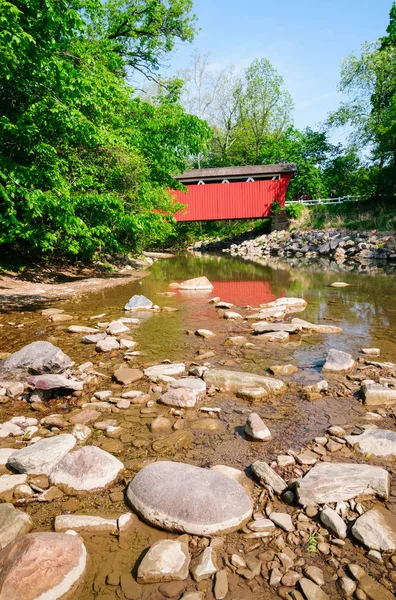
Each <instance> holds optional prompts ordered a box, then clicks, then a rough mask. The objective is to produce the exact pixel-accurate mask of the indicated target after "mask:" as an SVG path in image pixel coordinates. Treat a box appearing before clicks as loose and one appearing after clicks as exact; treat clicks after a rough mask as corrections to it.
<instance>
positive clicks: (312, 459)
mask: <svg viewBox="0 0 396 600" xmlns="http://www.w3.org/2000/svg"><path fill="white" fill-rule="evenodd" d="M317 460H318V455H317V454H315V452H311V451H310V450H305V452H301V454H297V456H296V461H297V462H298V464H300V465H314V464H315V463H316V462H317Z"/></svg>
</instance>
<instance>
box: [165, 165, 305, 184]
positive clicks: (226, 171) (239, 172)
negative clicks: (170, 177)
mask: <svg viewBox="0 0 396 600" xmlns="http://www.w3.org/2000/svg"><path fill="white" fill-rule="evenodd" d="M296 171H297V168H296V165H295V164H294V163H279V164H276V165H248V166H245V167H216V168H211V169H190V170H189V171H184V173H182V174H181V175H176V177H175V179H177V180H179V181H185V180H188V179H218V178H222V177H225V178H227V177H245V176H246V177H252V176H253V175H256V176H260V175H281V174H282V173H295V172H296Z"/></svg>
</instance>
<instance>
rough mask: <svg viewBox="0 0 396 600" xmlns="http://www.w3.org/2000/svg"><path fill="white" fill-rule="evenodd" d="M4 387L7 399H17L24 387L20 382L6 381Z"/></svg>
mask: <svg viewBox="0 0 396 600" xmlns="http://www.w3.org/2000/svg"><path fill="white" fill-rule="evenodd" d="M5 387H6V393H7V396H8V397H9V398H17V397H18V396H20V395H21V394H23V392H24V391H25V386H24V385H23V383H22V382H21V381H10V382H8V381H7V382H6V386H5Z"/></svg>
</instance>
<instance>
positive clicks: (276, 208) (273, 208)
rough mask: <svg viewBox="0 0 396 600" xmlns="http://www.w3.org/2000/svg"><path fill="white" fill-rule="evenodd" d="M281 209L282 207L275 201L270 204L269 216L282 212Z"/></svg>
mask: <svg viewBox="0 0 396 600" xmlns="http://www.w3.org/2000/svg"><path fill="white" fill-rule="evenodd" d="M282 208H283V207H282V205H281V204H280V203H279V202H278V201H277V200H275V202H273V203H272V204H271V215H273V214H275V213H277V212H278V211H279V210H282Z"/></svg>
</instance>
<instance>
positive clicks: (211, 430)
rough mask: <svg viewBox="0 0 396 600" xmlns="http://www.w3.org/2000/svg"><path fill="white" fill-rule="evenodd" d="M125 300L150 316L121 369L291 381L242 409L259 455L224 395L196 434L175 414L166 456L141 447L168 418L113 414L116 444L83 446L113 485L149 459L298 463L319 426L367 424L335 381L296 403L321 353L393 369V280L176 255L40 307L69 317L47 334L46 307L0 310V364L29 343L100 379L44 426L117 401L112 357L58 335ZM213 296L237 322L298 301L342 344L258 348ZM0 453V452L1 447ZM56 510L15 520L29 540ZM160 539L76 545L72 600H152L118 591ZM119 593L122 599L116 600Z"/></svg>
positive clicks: (108, 508) (92, 499)
mask: <svg viewBox="0 0 396 600" xmlns="http://www.w3.org/2000/svg"><path fill="white" fill-rule="evenodd" d="M200 276H206V277H208V279H209V280H210V281H211V282H212V284H213V286H214V288H213V290H211V291H210V292H182V291H181V290H178V289H173V288H171V287H169V286H170V284H171V283H172V282H180V281H183V280H186V279H191V278H194V277H200ZM340 279H341V280H342V281H343V282H345V283H347V284H349V285H348V286H347V287H342V288H339V287H337V288H336V287H331V283H333V282H334V281H340ZM170 293H171V294H172V295H170ZM134 294H142V295H144V296H146V297H148V298H150V299H151V300H152V301H153V302H154V303H155V304H157V305H158V306H159V307H160V308H161V310H160V311H158V312H148V311H147V312H145V313H143V312H142V313H139V315H138V318H139V319H140V324H139V325H138V326H131V335H132V337H133V339H134V340H135V341H136V342H137V346H136V350H138V351H139V352H140V354H139V355H136V356H134V357H131V358H130V360H129V361H128V363H129V364H130V366H133V367H136V368H145V367H147V366H149V365H153V364H158V363H160V362H162V361H164V360H169V361H172V362H184V363H186V365H190V364H191V363H194V362H196V363H197V364H199V365H206V366H216V367H222V368H229V369H231V370H240V371H247V372H251V373H256V374H265V373H266V372H267V369H268V368H269V367H271V366H272V365H284V364H294V365H296V366H297V367H298V371H297V372H296V373H295V374H293V375H291V376H288V377H281V379H283V380H284V381H285V382H287V383H288V384H289V385H288V390H287V392H286V393H285V394H282V395H281V396H274V397H270V398H269V399H268V400H265V401H262V402H260V403H255V404H254V411H255V412H257V413H258V414H259V415H260V416H261V417H262V418H263V420H264V421H265V422H266V424H267V425H268V426H269V428H270V430H271V433H272V440H271V441H269V442H266V443H265V444H263V443H257V442H252V441H249V440H248V439H247V438H246V436H245V435H244V432H243V427H244V424H245V421H246V416H247V415H248V414H249V413H250V412H251V411H252V406H251V405H250V403H248V402H247V401H246V400H242V399H238V398H237V397H235V395H233V394H230V393H222V392H219V393H214V394H213V395H212V396H210V397H207V398H206V400H205V402H204V406H208V407H213V408H215V409H220V410H221V412H220V413H219V417H218V419H217V421H218V425H217V426H216V427H213V421H214V419H212V422H211V423H209V422H207V424H206V425H204V427H203V428H200V426H199V423H198V420H199V417H202V414H201V413H200V412H199V411H198V410H195V409H192V410H191V411H185V413H186V414H185V415H184V421H185V425H184V428H185V429H187V430H188V431H191V432H192V437H191V439H189V440H187V441H186V443H185V444H184V445H182V446H181V447H172V446H169V447H168V446H167V445H166V443H165V444H164V445H163V449H162V450H161V451H160V452H156V451H154V450H153V447H152V443H153V441H156V440H157V439H163V438H165V437H166V436H165V435H164V434H152V433H151V432H150V429H149V425H150V423H151V421H152V420H153V418H154V417H156V416H158V415H164V416H169V415H170V414H171V412H170V410H169V408H166V407H165V406H161V405H159V404H156V405H155V406H154V407H153V410H152V412H151V413H150V412H149V411H148V412H146V413H142V412H141V407H140V406H133V405H132V406H131V407H130V408H129V409H127V410H126V411H123V412H122V414H117V415H116V418H117V420H118V421H119V422H120V423H121V424H122V426H123V427H124V428H125V432H126V433H125V435H124V436H122V437H121V438H119V439H110V438H108V437H106V436H105V435H104V433H103V432H100V431H96V430H95V431H94V434H93V437H92V438H91V439H90V441H89V443H93V444H96V445H98V446H100V447H102V448H103V449H105V450H107V451H109V452H111V453H113V454H114V455H115V456H117V458H119V459H120V460H121V461H122V462H123V463H124V464H125V466H126V468H127V471H126V474H125V478H124V480H123V482H124V484H126V483H128V482H129V481H130V479H131V477H132V476H133V474H134V473H136V471H138V470H139V468H141V466H142V465H144V464H146V463H147V462H148V461H150V460H152V459H158V458H159V459H164V458H165V459H166V458H167V459H171V460H175V461H180V462H189V463H191V464H195V465H198V466H212V465H215V464H222V465H228V466H231V467H235V468H238V469H241V470H243V471H245V470H246V469H247V468H248V467H249V465H250V464H251V463H252V462H254V461H255V460H265V461H267V462H268V463H270V462H271V461H273V460H274V459H275V458H276V456H277V454H280V453H281V454H284V453H285V452H286V451H287V450H289V449H292V450H295V451H298V450H299V449H300V448H301V447H303V446H305V445H306V444H307V443H309V442H310V441H311V440H312V439H313V438H314V437H315V436H322V435H323V434H324V432H325V431H326V429H327V428H328V427H329V426H331V425H341V426H343V425H347V424H355V423H363V424H364V423H367V420H366V412H367V410H366V409H365V408H364V406H363V405H362V403H361V401H360V400H359V399H358V398H357V395H356V393H355V389H354V388H353V386H351V387H350V389H348V382H346V383H347V385H346V386H345V381H342V382H341V380H340V381H339V382H338V383H339V387H338V388H334V389H337V393H329V394H324V395H323V396H322V398H321V399H318V400H316V401H314V402H311V401H309V400H308V399H307V398H306V397H305V396H304V395H303V394H302V392H301V389H302V386H306V385H310V384H313V383H315V382H317V381H319V380H320V379H322V378H323V376H322V374H321V367H322V365H323V363H324V361H325V358H326V355H327V352H328V350H329V349H330V348H336V349H340V350H344V351H346V352H348V353H350V354H352V355H353V356H354V357H355V358H356V359H358V358H359V357H360V358H361V359H362V364H363V356H362V354H361V349H362V348H370V347H376V348H379V349H380V356H381V358H380V359H378V360H381V361H389V362H396V303H395V301H394V298H395V294H396V271H395V273H392V272H387V273H385V272H384V271H383V270H382V269H381V268H378V269H377V270H375V272H371V273H361V272H356V271H355V270H353V269H352V270H351V271H349V272H346V271H345V270H342V273H340V274H339V273H337V272H335V271H331V272H326V270H325V269H324V268H321V266H320V264H319V265H316V266H314V267H312V268H296V267H295V266H291V265H290V264H287V262H284V263H282V262H278V261H276V262H275V261H274V264H273V265H271V262H270V263H269V264H267V265H260V264H255V263H253V262H248V261H244V260H242V259H237V258H229V257H223V256H216V255H207V256H206V255H193V254H186V255H179V256H176V257H174V258H170V259H164V260H159V261H156V262H155V263H154V265H153V266H152V267H151V269H150V271H149V274H148V275H147V277H145V278H144V279H142V280H140V281H135V282H133V283H131V284H127V285H123V286H119V287H114V288H111V287H110V288H106V289H101V290H97V291H95V292H92V293H89V294H84V295H82V296H80V297H79V298H77V299H73V300H63V301H59V302H54V303H51V305H50V306H51V307H55V308H61V309H63V310H64V311H65V312H66V313H67V314H70V315H72V316H73V320H70V321H69V322H65V323H53V322H51V321H50V320H49V319H48V318H46V317H44V316H42V314H41V310H42V309H43V308H47V307H48V305H47V304H35V305H32V306H28V307H25V308H24V309H23V310H20V311H12V310H10V309H7V310H6V311H4V312H1V313H0V353H1V352H14V351H16V350H18V349H20V348H21V347H22V346H24V345H25V344H28V343H30V342H32V341H36V340H49V341H51V342H52V343H53V344H55V345H57V346H59V347H60V348H62V350H63V351H64V352H66V353H67V354H68V355H69V356H70V357H71V358H72V359H73V360H74V361H75V362H76V364H77V365H78V364H81V363H84V362H86V361H92V363H93V364H94V367H95V369H96V370H97V371H98V372H100V373H101V374H102V375H103V377H102V379H100V378H99V379H98V380H96V381H95V382H94V383H92V384H88V386H86V388H84V392H83V397H81V396H80V397H78V395H76V396H74V397H73V398H71V399H69V400H65V399H64V398H62V397H60V398H57V399H54V400H52V401H50V403H49V406H48V409H47V411H46V413H44V414H52V413H57V414H59V413H64V414H66V415H67V414H68V412H69V411H70V410H71V409H73V408H76V407H78V406H79V405H81V402H82V400H84V401H88V400H89V399H90V397H91V396H92V394H93V393H94V392H95V391H98V390H100V389H113V390H114V393H115V395H119V394H120V387H121V386H120V385H118V384H116V383H115V382H114V381H112V379H111V376H112V374H113V372H114V370H115V369H116V368H117V367H118V366H119V365H120V364H122V362H123V352H122V351H116V352H112V353H110V354H99V353H97V352H96V351H95V346H94V345H86V344H82V343H81V342H80V340H81V336H80V335H76V334H71V333H68V332H67V329H68V327H69V326H70V325H71V324H75V325H88V326H92V325H93V324H95V322H97V320H92V319H91V317H95V316H97V315H103V316H102V317H100V320H101V321H111V320H113V319H117V318H119V317H121V316H125V314H124V311H123V307H124V305H125V304H126V302H127V301H128V300H129V298H130V297H131V296H133V295H134ZM164 294H165V295H164ZM215 296H218V297H219V298H221V300H222V301H225V302H230V303H232V304H234V305H235V308H233V310H236V311H238V312H241V314H243V315H244V316H246V315H248V314H249V313H253V312H254V311H253V310H250V309H253V308H254V307H258V306H259V305H260V304H266V303H268V302H271V301H273V300H275V299H276V298H279V297H283V296H293V297H302V298H304V299H305V300H306V301H307V303H308V306H307V308H306V310H305V311H304V312H303V313H301V314H297V315H296V316H298V317H302V318H303V319H306V320H307V321H310V322H313V323H322V324H328V325H336V326H338V327H341V328H342V329H343V332H342V333H339V334H327V335H324V334H303V335H291V336H290V340H289V341H288V342H286V343H283V344H276V343H275V344H274V343H268V342H265V341H263V340H260V336H253V335H252V329H251V322H249V321H246V320H242V319H241V320H238V321H234V320H227V319H224V318H223V316H224V311H223V310H219V309H217V308H215V305H214V303H209V302H208V300H209V299H210V298H211V297H215ZM133 316H135V315H133ZM198 329H208V330H211V331H213V332H214V333H215V334H216V335H215V337H212V338H210V339H203V338H200V337H198V336H197V335H195V331H196V330H198ZM232 336H245V337H246V338H247V340H248V343H247V345H246V344H245V345H241V346H234V345H227V344H225V342H226V340H227V339H228V338H230V337H232ZM208 351H212V352H213V353H214V355H213V357H210V358H207V359H205V358H204V359H201V358H200V357H201V355H202V354H204V353H205V352H208ZM336 383H337V380H336ZM129 388H131V389H132V388H133V389H138V390H142V391H144V392H148V391H149V383H148V382H147V381H144V380H142V381H139V382H138V383H137V384H135V385H134V386H129V387H128V389H129ZM21 414H23V415H26V416H27V415H32V411H31V410H30V409H29V406H28V405H27V404H26V402H24V403H22V402H10V403H8V404H4V405H0V418H1V421H2V422H3V421H5V420H7V419H9V418H10V416H13V415H21ZM113 416H114V415H112V417H113ZM194 423H195V424H194ZM197 423H198V424H197ZM381 427H384V428H388V429H393V428H394V426H393V419H392V418H391V417H390V416H384V418H383V420H382V421H381ZM186 439H187V438H186ZM2 446H9V440H7V441H6V440H2ZM374 462H375V461H374ZM377 462H378V464H380V463H381V461H377ZM382 463H383V461H382ZM382 463H381V464H382ZM390 470H392V469H390ZM124 487H125V486H124V485H123V484H122V482H121V483H120V484H119V485H117V486H114V488H113V489H112V490H110V492H111V495H110V493H107V492H106V493H102V494H92V495H91V496H89V497H88V498H84V499H82V500H77V501H76V503H75V506H74V509H71V510H70V511H71V512H75V511H77V512H84V511H85V512H86V513H87V514H109V513H114V514H120V513H122V512H126V511H127V510H128V508H127V506H126V504H125V501H124V499H123V498H122V495H121V497H120V494H118V496H117V494H116V492H117V491H118V492H122V491H123V489H124ZM66 500H68V499H67V498H64V499H58V500H55V501H54V502H52V503H50V504H45V505H44V504H42V503H35V504H34V503H32V504H29V505H28V506H27V509H26V510H27V511H28V512H29V513H30V514H31V516H32V518H33V521H34V523H35V530H43V531H44V530H46V531H48V530H50V529H51V523H52V520H53V518H54V516H55V515H57V514H61V513H63V512H65V506H64V505H65V502H66ZM69 508H70V507H69ZM165 537H170V536H169V534H166V533H164V532H161V531H159V530H156V529H153V528H152V527H149V526H148V525H145V524H143V523H141V522H139V523H138V524H137V526H136V528H135V530H134V532H133V534H131V535H129V536H124V537H121V538H116V537H114V536H111V535H106V536H93V537H90V536H88V535H85V536H84V540H85V541H86V545H87V550H88V553H89V554H90V556H91V566H90V570H89V574H88V578H87V581H86V584H85V587H84V589H83V591H82V593H81V596H79V597H80V598H81V599H82V600H93V599H95V600H99V599H100V600H110V599H112V598H122V599H124V598H128V597H130V598H147V599H148V598H153V599H157V598H163V596H162V595H161V594H159V592H158V591H157V587H158V586H153V585H146V586H145V585H138V584H136V583H135V582H134V581H132V580H128V582H127V581H126V578H125V577H126V576H125V574H128V573H130V572H131V571H132V572H133V569H134V567H135V564H136V561H137V560H138V558H139V556H140V555H141V553H142V552H143V551H144V549H145V548H147V546H148V545H150V544H151V543H153V542H154V541H155V540H157V539H162V538H165ZM227 543H228V544H229V549H230V551H231V548H232V547H234V548H235V551H238V549H239V548H240V547H241V541H240V540H239V538H238V535H237V534H234V535H233V536H231V538H230V541H229V542H227ZM261 551H262V550H261ZM357 553H358V555H359V553H360V559H361V560H362V561H363V562H364V561H365V560H366V559H365V558H363V554H362V553H361V551H360V550H359V549H358V550H357ZM312 560H313V564H319V562H321V561H320V560H319V557H317V556H316V555H315V556H314V557H313V558H312ZM322 562H323V561H322ZM355 562H358V561H356V560H355ZM321 567H322V568H324V569H325V570H326V569H327V566H326V565H325V564H323V565H322V564H321ZM367 568H368V569H370V572H372V574H374V575H375V574H376V572H375V569H376V568H377V569H379V567H378V566H377V567H376V566H375V565H372V564H371V563H370V564H369V566H368V567H367ZM112 573H116V574H119V575H120V576H121V575H122V574H124V586H121V587H120V586H119V585H109V584H108V582H107V579H106V578H107V576H108V575H109V574H112ZM114 581H116V577H114ZM127 583H128V585H129V588H128V589H129V590H130V592H129V593H130V595H129V596H128V595H127V594H126V590H127V587H128V586H127ZM328 584H329V588H328V592H329V591H331V592H332V595H331V598H338V597H340V596H338V592H337V591H336V588H335V586H334V585H333V583H331V581H330V580H329V582H328ZM211 594H212V592H210V591H209V590H208V591H207V596H205V598H208V599H209V598H212V597H213V596H212V595H211ZM271 594H272V592H271V591H268V588H266V589H265V590H263V591H261V592H258V591H257V590H254V589H253V588H252V587H251V588H249V587H247V586H246V585H241V586H240V587H239V586H238V585H235V590H234V592H231V593H230V595H229V596H227V598H228V597H229V598H235V599H236V598H265V599H267V598H268V600H269V599H270V598H272V597H273V596H272V595H271Z"/></svg>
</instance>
